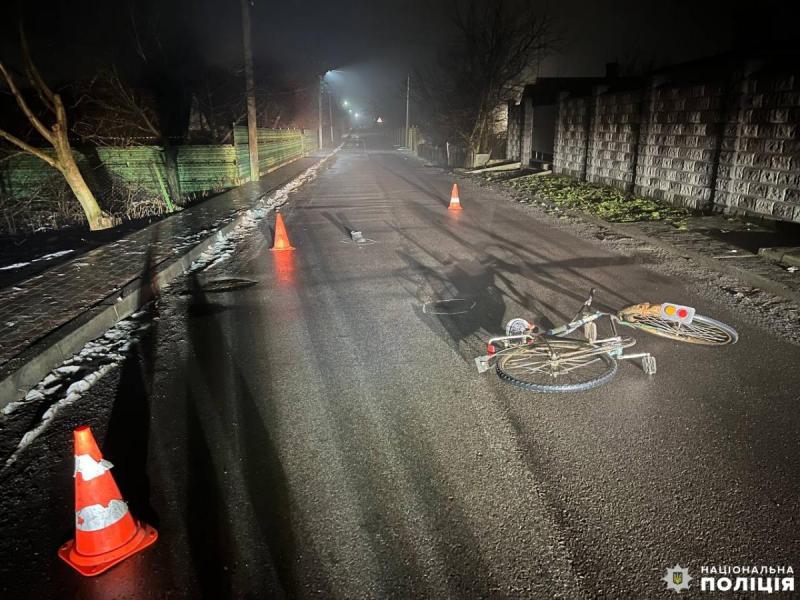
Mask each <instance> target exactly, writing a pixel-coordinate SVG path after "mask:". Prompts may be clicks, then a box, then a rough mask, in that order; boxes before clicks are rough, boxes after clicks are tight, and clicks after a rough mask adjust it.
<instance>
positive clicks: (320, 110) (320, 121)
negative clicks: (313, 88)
mask: <svg viewBox="0 0 800 600" xmlns="http://www.w3.org/2000/svg"><path fill="white" fill-rule="evenodd" d="M322 78H323V76H322V75H320V76H319V112H318V121H319V122H318V126H319V127H318V131H317V139H318V140H319V149H320V150H322Z"/></svg>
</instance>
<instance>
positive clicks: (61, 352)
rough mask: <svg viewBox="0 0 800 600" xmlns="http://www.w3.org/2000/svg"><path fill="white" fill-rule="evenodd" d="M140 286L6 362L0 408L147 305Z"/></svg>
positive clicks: (188, 259) (204, 243)
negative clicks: (9, 365) (7, 371)
mask: <svg viewBox="0 0 800 600" xmlns="http://www.w3.org/2000/svg"><path fill="white" fill-rule="evenodd" d="M334 154H335V150H334V151H333V152H331V153H330V154H329V155H327V156H325V157H322V158H320V159H319V160H318V161H317V162H316V163H315V164H316V165H320V164H321V163H324V162H325V161H327V160H328V159H329V158H330V157H331V156H333V155H334ZM291 162H294V161H291ZM286 164H289V163H286ZM282 166H283V165H282ZM312 166H313V165H312ZM309 168H310V167H309ZM304 172H305V170H304V171H301V172H300V173H297V174H296V175H294V176H293V177H290V178H289V179H287V180H286V181H283V182H281V183H279V184H277V185H275V186H274V187H272V188H270V189H269V190H265V191H264V192H263V194H261V195H260V196H259V197H258V200H260V199H261V198H264V197H265V196H268V195H269V194H271V193H272V192H273V191H275V190H276V189H278V188H280V187H282V186H284V185H286V184H288V183H290V182H291V181H293V180H295V179H296V178H298V177H300V176H301V175H302V174H303V173H304ZM251 210H252V207H251V208H247V209H240V210H239V211H237V212H236V213H234V215H235V216H234V217H233V219H232V220H231V222H230V223H228V224H227V225H224V226H223V227H221V228H219V229H216V230H214V231H211V232H209V234H208V235H207V236H206V237H205V238H203V239H202V240H200V241H199V242H198V243H197V244H196V245H195V246H192V247H191V248H190V249H189V250H188V251H186V252H185V253H184V254H182V255H181V256H179V257H177V258H175V259H172V258H168V259H165V260H163V261H162V262H160V263H159V264H158V265H156V266H155V271H156V273H155V276H154V277H153V282H154V283H155V284H156V285H157V286H158V287H159V288H162V287H165V286H167V285H168V284H169V283H170V282H172V281H173V280H174V279H176V278H177V277H178V276H179V275H182V274H183V273H185V272H186V271H188V270H189V268H190V267H191V265H192V263H193V262H194V261H195V260H196V259H197V258H198V257H200V255H201V254H203V252H205V251H206V250H208V249H209V248H210V247H211V246H212V245H214V244H215V243H216V242H217V241H218V240H219V239H220V238H221V237H225V236H227V235H228V234H229V233H231V232H232V231H233V230H234V229H236V227H237V226H238V225H239V224H240V223H242V222H243V221H244V219H246V218H247V217H248V215H249V214H250V211H251ZM143 283H144V282H142V280H141V277H136V278H135V279H133V280H131V281H130V282H129V283H128V284H126V285H125V286H124V287H123V288H122V289H121V290H118V291H116V292H114V293H112V294H110V295H108V296H106V298H105V299H103V300H102V301H101V302H99V303H98V304H96V305H95V306H92V307H91V308H89V309H87V310H86V311H84V312H83V313H81V314H80V315H79V316H78V317H76V318H74V319H72V320H71V321H69V322H68V323H66V324H64V325H63V326H61V327H59V328H58V329H55V330H53V331H51V332H50V333H49V334H47V335H46V336H44V337H43V338H42V339H40V340H39V341H37V342H36V343H34V344H33V345H32V346H30V347H29V348H28V349H27V350H25V351H24V352H23V353H22V355H21V356H20V357H18V358H15V359H12V361H9V363H10V364H11V368H12V369H13V371H12V372H11V373H10V374H8V375H7V376H6V377H5V378H3V380H2V381H0V410H1V409H3V408H4V407H5V406H7V405H8V404H10V403H11V402H15V401H17V400H19V399H20V398H21V397H23V396H24V394H26V393H27V391H28V390H29V389H31V388H32V387H33V386H35V385H36V384H37V383H39V382H40V381H41V380H42V379H43V378H44V377H45V376H46V375H47V374H48V373H49V372H50V371H51V370H53V369H54V368H55V367H57V366H58V365H59V364H61V363H62V362H64V361H65V360H66V359H68V358H70V357H71V356H73V355H74V354H76V353H77V352H78V351H80V349H81V348H83V346H85V345H86V344H87V343H88V342H90V341H92V340H94V339H97V338H98V337H100V336H101V335H103V333H105V332H106V331H108V329H110V328H111V327H113V326H114V325H116V324H117V323H118V322H119V321H122V320H123V319H126V318H128V317H129V316H131V315H132V314H133V313H135V312H136V311H137V310H139V309H140V308H141V307H142V306H143V305H144V304H146V303H147V302H148V301H150V299H152V292H151V291H150V288H149V285H150V282H147V283H146V285H143ZM14 363H16V364H14Z"/></svg>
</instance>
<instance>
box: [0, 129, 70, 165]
mask: <svg viewBox="0 0 800 600" xmlns="http://www.w3.org/2000/svg"><path fill="white" fill-rule="evenodd" d="M0 138H3V139H4V140H6V141H8V142H10V143H12V144H14V145H15V146H16V147H17V148H20V149H21V150H24V151H25V152H27V153H28V154H32V155H33V156H35V157H36V158H39V159H41V160H43V161H44V162H46V163H47V164H48V165H50V166H51V167H53V168H54V169H58V170H59V171H60V170H61V169H60V168H59V166H58V162H56V160H55V159H54V158H53V157H52V156H49V155H48V154H45V152H43V151H42V150H40V149H39V148H34V147H33V146H31V145H30V144H26V143H25V142H23V141H22V140H21V139H19V138H18V137H16V136H13V135H11V134H10V133H8V132H7V131H3V130H2V129H0Z"/></svg>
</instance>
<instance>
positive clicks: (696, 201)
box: [634, 84, 723, 208]
mask: <svg viewBox="0 0 800 600" xmlns="http://www.w3.org/2000/svg"><path fill="white" fill-rule="evenodd" d="M645 94H646V100H645V101H646V106H645V107H644V108H645V110H644V115H645V118H646V120H645V122H644V123H643V124H642V134H641V138H640V145H639V157H638V164H637V169H636V186H635V188H634V192H635V193H636V194H638V195H642V196H649V197H651V198H658V199H659V200H666V201H668V202H670V203H672V204H675V205H679V206H690V207H692V208H702V207H704V206H706V205H707V204H708V203H709V202H710V201H711V200H712V198H711V186H712V184H713V175H714V160H715V156H716V152H717V144H718V138H719V123H720V122H721V120H722V119H723V115H722V103H723V86H722V85H720V84H711V85H683V86H665V87H654V88H652V89H650V90H647V91H646V92H645Z"/></svg>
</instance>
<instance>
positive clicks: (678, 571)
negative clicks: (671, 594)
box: [661, 565, 694, 593]
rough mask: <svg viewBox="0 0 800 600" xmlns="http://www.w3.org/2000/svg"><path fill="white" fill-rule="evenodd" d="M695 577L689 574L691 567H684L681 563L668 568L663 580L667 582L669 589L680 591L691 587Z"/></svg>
mask: <svg viewBox="0 0 800 600" xmlns="http://www.w3.org/2000/svg"><path fill="white" fill-rule="evenodd" d="M692 579H694V577H692V576H691V575H689V569H684V568H682V567H681V566H680V565H675V566H674V567H672V568H671V569H667V574H666V575H664V577H662V578H661V581H664V582H666V584H667V589H668V590H675V591H676V592H677V593H680V592H681V590H688V589H689V582H690V581H691V580H692Z"/></svg>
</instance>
